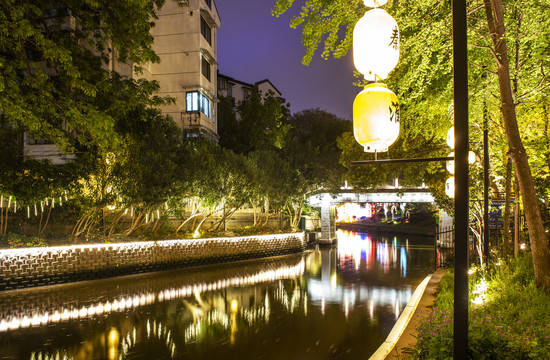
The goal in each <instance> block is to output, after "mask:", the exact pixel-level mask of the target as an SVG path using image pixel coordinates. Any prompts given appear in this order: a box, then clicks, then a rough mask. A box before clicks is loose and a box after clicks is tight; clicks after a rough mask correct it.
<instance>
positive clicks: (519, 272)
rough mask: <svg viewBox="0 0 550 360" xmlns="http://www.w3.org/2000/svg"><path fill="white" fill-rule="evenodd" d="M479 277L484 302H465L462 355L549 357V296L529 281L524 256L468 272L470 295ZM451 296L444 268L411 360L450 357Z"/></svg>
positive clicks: (449, 276)
mask: <svg viewBox="0 0 550 360" xmlns="http://www.w3.org/2000/svg"><path fill="white" fill-rule="evenodd" d="M482 279H484V280H485V281H486V282H487V290H486V293H485V294H484V298H485V299H486V300H485V302H484V303H482V304H481V305H476V304H473V303H470V305H469V310H470V311H469V329H468V357H469V358H471V359H548V358H550V339H549V337H550V295H549V294H548V293H547V292H546V291H545V290H544V289H541V288H539V287H537V286H536V284H535V282H534V275H533V268H532V262H531V256H530V254H526V255H524V256H523V257H521V258H519V259H513V260H511V261H510V263H508V264H504V265H500V266H497V265H493V266H491V267H490V268H488V269H487V271H485V272H482V271H477V272H476V273H475V274H474V275H472V276H470V299H473V298H474V292H475V291H476V288H477V285H478V284H479V282H480V281H481V280H482ZM475 295H477V294H475ZM453 297H454V295H453V273H452V271H450V272H448V273H447V274H446V275H445V276H444V277H443V278H442V280H441V283H440V290H439V294H438V298H437V301H436V304H435V306H434V309H433V310H432V311H431V312H430V313H428V314H427V316H426V317H425V319H424V320H423V321H422V322H421V323H420V325H419V326H418V328H417V330H418V338H417V344H416V347H415V349H414V350H413V358H416V359H447V358H449V359H450V358H452V352H453Z"/></svg>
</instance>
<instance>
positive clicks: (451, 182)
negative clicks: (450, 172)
mask: <svg viewBox="0 0 550 360" xmlns="http://www.w3.org/2000/svg"><path fill="white" fill-rule="evenodd" d="M445 194H446V195H447V196H448V197H450V198H451V199H454V197H455V178H454V177H450V178H448V179H447V181H446V182H445Z"/></svg>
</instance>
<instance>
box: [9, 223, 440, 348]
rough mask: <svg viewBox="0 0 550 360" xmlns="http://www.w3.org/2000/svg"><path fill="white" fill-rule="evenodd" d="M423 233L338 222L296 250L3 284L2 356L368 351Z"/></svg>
mask: <svg viewBox="0 0 550 360" xmlns="http://www.w3.org/2000/svg"><path fill="white" fill-rule="evenodd" d="M429 244H431V240H429V239H422V238H411V237H409V238H407V237H399V236H398V237H394V236H391V237H386V236H384V237H382V236H377V235H373V234H364V233H355V232H348V231H338V245H337V246H334V247H331V248H321V249H319V248H317V249H312V250H309V251H307V252H305V253H304V254H299V255H289V256H284V257H277V258H271V259H264V260H253V261H246V262H239V263H233V264H226V265H216V266H206V267H200V268H193V269H181V270H174V271H166V272H159V273H152V274H142V275H136V276H128V277H120V278H113V279H107V280H99V281H93V282H85V283H77V284H67V285H60V286H52V287H48V288H42V289H40V288H37V289H29V290H17V291H9V292H4V293H0V358H1V359H171V358H175V359H183V358H191V357H192V358H198V359H212V358H215V357H224V358H227V359H233V358H235V359H304V358H305V359H323V358H342V359H358V358H368V357H369V356H370V354H372V353H373V352H374V351H375V350H376V348H377V347H378V346H379V345H380V344H381V343H382V342H383V341H384V339H385V337H386V336H387V334H388V333H389V331H390V330H391V327H392V326H393V324H394V322H395V321H396V319H397V318H398V317H399V314H400V312H401V311H402V309H403V308H404V306H405V305H406V304H407V302H408V300H409V298H410V296H411V295H412V292H413V290H414V287H415V286H416V285H417V284H418V283H419V282H420V281H421V280H422V279H423V278H424V277H425V276H426V275H427V274H428V273H429V272H431V271H432V270H433V248H430V247H429V246H427V245H429ZM419 245H420V246H419Z"/></svg>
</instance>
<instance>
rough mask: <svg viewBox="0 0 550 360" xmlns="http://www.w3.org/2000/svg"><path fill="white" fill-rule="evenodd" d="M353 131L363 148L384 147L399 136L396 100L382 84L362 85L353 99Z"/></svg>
mask: <svg viewBox="0 0 550 360" xmlns="http://www.w3.org/2000/svg"><path fill="white" fill-rule="evenodd" d="M353 135H354V136H355V140H357V142H358V143H359V144H361V145H362V146H363V147H364V149H365V151H366V152H379V151H387V149H388V146H390V145H391V144H393V143H394V142H395V140H397V137H398V136H399V102H398V100H397V96H396V95H395V94H394V93H393V92H392V91H391V90H389V89H388V88H387V86H386V85H385V84H381V83H375V84H370V85H367V86H365V89H364V90H363V91H361V92H360V93H359V95H357V97H356V98H355V101H354V102H353Z"/></svg>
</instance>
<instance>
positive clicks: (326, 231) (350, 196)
mask: <svg viewBox="0 0 550 360" xmlns="http://www.w3.org/2000/svg"><path fill="white" fill-rule="evenodd" d="M344 202H357V203H383V204H390V203H402V204H404V203H433V202H434V197H433V195H432V194H431V193H430V192H429V191H428V189H426V188H408V189H403V188H399V187H397V188H384V189H373V190H372V191H369V190H367V191H362V192H357V191H354V190H352V189H342V190H341V191H340V192H338V193H336V194H331V193H319V194H315V195H311V196H310V197H309V198H308V204H309V205H311V206H313V207H320V208H321V237H320V239H319V242H320V243H324V244H332V243H333V242H334V240H335V239H336V220H335V205H337V204H340V203H344ZM403 206H404V205H403Z"/></svg>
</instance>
